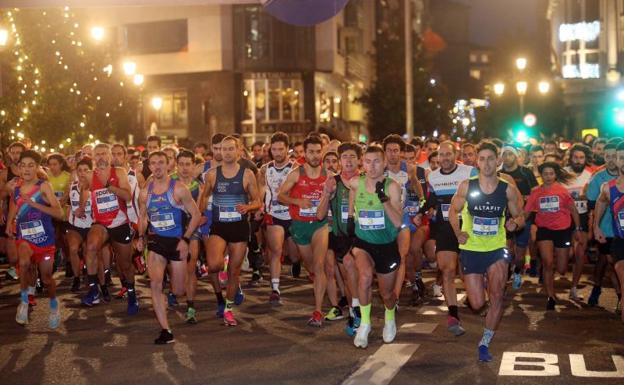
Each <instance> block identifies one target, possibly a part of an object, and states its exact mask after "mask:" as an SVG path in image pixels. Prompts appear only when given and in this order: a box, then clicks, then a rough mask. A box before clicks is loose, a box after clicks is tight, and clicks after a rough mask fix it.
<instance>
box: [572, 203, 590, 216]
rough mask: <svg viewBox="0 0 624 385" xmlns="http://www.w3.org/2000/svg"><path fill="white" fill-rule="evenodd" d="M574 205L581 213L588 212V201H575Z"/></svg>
mask: <svg viewBox="0 0 624 385" xmlns="http://www.w3.org/2000/svg"><path fill="white" fill-rule="evenodd" d="M574 205H575V206H576V211H578V213H579V214H587V201H574Z"/></svg>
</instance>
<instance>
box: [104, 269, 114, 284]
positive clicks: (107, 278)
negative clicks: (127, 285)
mask: <svg viewBox="0 0 624 385" xmlns="http://www.w3.org/2000/svg"><path fill="white" fill-rule="evenodd" d="M104 282H105V283H106V285H107V286H113V277H112V276H111V272H110V270H106V271H105V272H104Z"/></svg>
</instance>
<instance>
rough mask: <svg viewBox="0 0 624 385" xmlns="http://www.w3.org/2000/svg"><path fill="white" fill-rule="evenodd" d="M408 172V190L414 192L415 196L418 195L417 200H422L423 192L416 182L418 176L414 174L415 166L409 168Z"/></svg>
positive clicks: (417, 181) (418, 182)
mask: <svg viewBox="0 0 624 385" xmlns="http://www.w3.org/2000/svg"><path fill="white" fill-rule="evenodd" d="M408 172H409V181H410V190H412V191H414V192H415V193H416V195H418V198H420V199H423V198H424V195H425V193H424V192H423V189H422V186H421V185H420V181H419V180H418V175H417V174H416V166H411V167H410V168H409V170H408Z"/></svg>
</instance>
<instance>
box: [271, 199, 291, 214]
mask: <svg viewBox="0 0 624 385" xmlns="http://www.w3.org/2000/svg"><path fill="white" fill-rule="evenodd" d="M271 211H272V212H273V213H274V214H285V213H287V212H288V207H286V206H283V205H281V204H280V203H279V201H278V200H272V201H271Z"/></svg>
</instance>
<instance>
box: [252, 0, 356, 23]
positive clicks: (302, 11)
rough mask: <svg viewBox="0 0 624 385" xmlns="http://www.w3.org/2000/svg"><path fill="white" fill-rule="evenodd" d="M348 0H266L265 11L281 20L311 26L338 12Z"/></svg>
mask: <svg viewBox="0 0 624 385" xmlns="http://www.w3.org/2000/svg"><path fill="white" fill-rule="evenodd" d="M348 1H349V0H266V1H264V2H263V5H264V7H265V9H266V11H267V12H268V13H269V14H271V15H273V16H274V17H276V18H278V19H280V20H281V21H283V22H285V23H288V24H294V25H300V26H311V25H315V24H318V23H321V22H323V21H325V20H328V19H330V18H332V17H334V16H336V15H337V14H338V12H340V11H341V10H342V8H344V6H345V5H346V4H347V2H348Z"/></svg>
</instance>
